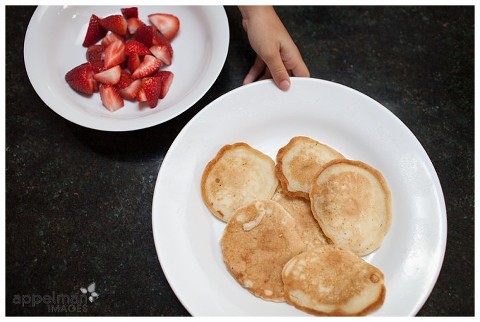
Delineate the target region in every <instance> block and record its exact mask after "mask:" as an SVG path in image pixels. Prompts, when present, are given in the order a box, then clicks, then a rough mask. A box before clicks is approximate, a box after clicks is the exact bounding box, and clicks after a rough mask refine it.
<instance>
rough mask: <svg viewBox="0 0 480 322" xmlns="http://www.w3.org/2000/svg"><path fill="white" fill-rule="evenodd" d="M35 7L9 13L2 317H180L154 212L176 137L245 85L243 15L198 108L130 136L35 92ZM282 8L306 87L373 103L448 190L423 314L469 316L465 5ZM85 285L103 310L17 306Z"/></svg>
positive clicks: (469, 43)
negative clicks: (442, 238)
mask: <svg viewBox="0 0 480 322" xmlns="http://www.w3.org/2000/svg"><path fill="white" fill-rule="evenodd" d="M34 10H35V8H34V7H23V6H14V7H12V6H7V7H6V41H7V43H6V146H5V154H6V172H5V175H6V203H5V205H6V293H5V302H6V314H7V315H69V314H70V315H115V316H116V315H142V316H143V315H147V316H149V315H168V316H172V315H175V316H177V315H188V312H187V310H186V309H185V308H184V307H183V306H182V304H181V303H180V302H179V301H178V299H177V297H176V296H175V294H174V292H173V291H172V289H171V288H170V286H169V284H168V283H167V281H166V279H165V276H164V275H163V272H162V269H161V267H160V265H159V262H158V258H157V255H156V252H155V246H154V242H153V236H152V225H151V203H152V197H153V191H154V187H155V180H156V177H157V174H158V170H159V167H160V165H161V163H162V160H163V157H164V156H165V153H166V152H167V150H168V148H169V147H170V144H171V143H172V141H173V140H174V138H175V137H176V135H177V134H178V133H179V131H180V130H181V129H182V128H183V126H184V125H185V124H186V123H187V122H188V121H189V120H190V119H191V118H192V117H193V116H194V115H195V114H196V113H197V112H199V111H200V110H201V109H202V108H203V107H204V106H206V105H207V104H208V103H209V102H211V101H213V100H214V99H215V98H217V97H219V96H221V95H222V94H224V93H226V92H228V91H229V90H232V89H234V88H236V87H238V86H240V85H241V81H242V78H243V76H244V75H245V73H246V72H247V71H248V69H249V68H250V65H251V63H252V62H253V58H254V55H253V53H252V51H251V49H250V47H249V44H248V41H247V38H246V36H245V34H244V32H243V29H242V27H241V21H240V15H239V12H238V10H237V8H236V7H226V11H227V15H228V18H229V22H230V37H231V43H230V48H229V53H228V57H227V61H226V63H225V65H224V68H223V70H222V72H221V74H220V76H219V78H218V80H217V81H216V83H215V84H214V85H213V86H212V88H211V89H210V90H209V91H208V92H207V93H206V94H205V95H204V97H203V98H202V99H201V100H200V101H199V102H198V103H196V104H195V105H194V106H193V107H192V108H191V109H189V110H188V111H187V112H185V113H183V114H181V115H180V116H178V117H176V118H175V119H173V120H170V121H168V122H166V123H164V124H161V125H158V126H154V127H151V128H148V129H144V130H138V131H133V132H125V133H109V132H102V131H95V130H90V129H87V128H83V127H80V126H78V125H76V124H73V123H71V122H69V121H66V120H65V119H63V118H61V117H60V116H59V115H57V114H56V113H54V112H53V111H52V110H51V109H50V108H48V106H46V105H45V104H44V103H43V102H42V100H41V99H40V98H39V97H38V95H37V94H36V93H35V91H34V89H33V88H32V86H31V85H30V82H29V79H28V77H27V74H26V72H25V67H24V61H23V41H24V36H25V32H26V29H27V26H28V23H29V19H30V17H31V15H32V14H33V12H34ZM277 11H278V13H279V15H280V17H281V18H282V19H283V21H284V23H285V25H286V27H287V29H288V30H289V31H290V33H291V35H292V37H293V38H294V39H295V41H296V42H297V45H298V47H299V48H300V51H301V52H302V54H303V56H304V59H305V61H306V63H307V65H308V67H309V69H310V72H311V75H312V77H315V78H322V79H326V80H331V81H334V82H338V83H341V84H344V85H347V86H349V87H352V88H354V89H356V90H358V91H360V92H363V93H365V94H366V95H368V96H370V97H372V98H373V99H375V100H377V101H378V102H380V103H381V104H383V105H384V106H385V107H387V108H388V109H389V110H390V111H392V112H393V113H394V114H395V115H396V116H397V117H398V118H400V119H401V120H402V121H403V122H404V123H405V124H406V125H407V126H408V127H409V128H410V130H411V131H412V132H413V133H414V134H415V135H416V137H417V138H418V140H419V141H420V142H421V144H422V145H423V146H424V148H425V150H426V151H427V153H428V155H429V156H430V158H431V160H432V162H433V164H434V166H435V169H436V171H437V172H438V175H439V178H440V181H441V183H442V187H443V192H444V195H445V200H446V206H447V214H448V240H447V250H446V254H445V260H444V265H443V267H442V270H441V272H440V276H439V278H438V281H437V283H436V285H435V287H434V289H433V291H432V293H431V295H430V297H429V298H428V300H427V301H426V303H425V305H424V306H423V308H422V309H421V310H420V311H419V313H418V315H428V316H432V315H434V316H436V315H439V316H445V315H448V316H452V315H460V316H464V315H467V316H469V315H473V314H474V9H473V7H321V6H319V7H277ZM405 238H408V236H405ZM425 260H428V258H426V259H425ZM93 281H95V283H96V290H97V291H98V293H100V296H101V299H100V298H99V299H98V301H95V302H94V303H88V306H86V307H83V306H80V308H77V309H75V310H73V313H69V312H51V311H50V310H49V307H50V306H48V305H44V303H43V304H39V305H31V304H30V305H22V304H21V301H20V302H19V298H18V296H27V297H28V296H30V298H32V296H33V295H42V296H43V295H50V294H52V292H55V293H57V294H77V293H78V290H79V288H80V287H85V288H86V287H87V286H88V285H89V284H90V283H91V282H93Z"/></svg>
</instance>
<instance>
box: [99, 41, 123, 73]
mask: <svg viewBox="0 0 480 322" xmlns="http://www.w3.org/2000/svg"><path fill="white" fill-rule="evenodd" d="M126 58H127V56H126V55H125V44H124V43H123V42H122V41H115V42H113V43H111V44H110V45H108V46H107V48H105V57H104V59H103V62H104V68H105V69H109V68H111V67H113V66H115V65H119V64H121V63H123V62H124V61H125V59H126Z"/></svg>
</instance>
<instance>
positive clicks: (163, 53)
mask: <svg viewBox="0 0 480 322" xmlns="http://www.w3.org/2000/svg"><path fill="white" fill-rule="evenodd" d="M150 52H151V53H152V54H153V55H154V56H155V57H156V58H158V59H160V60H161V61H162V63H164V64H165V65H171V64H172V56H173V50H172V47H169V46H160V45H153V46H152V47H150Z"/></svg>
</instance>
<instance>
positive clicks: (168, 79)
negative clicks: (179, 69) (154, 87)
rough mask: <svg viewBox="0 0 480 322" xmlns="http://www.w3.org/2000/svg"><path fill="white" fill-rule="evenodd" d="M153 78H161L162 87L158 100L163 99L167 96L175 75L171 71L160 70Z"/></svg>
mask: <svg viewBox="0 0 480 322" xmlns="http://www.w3.org/2000/svg"><path fill="white" fill-rule="evenodd" d="M153 76H154V77H157V78H159V79H160V81H161V84H162V86H161V90H160V94H159V96H158V98H160V99H163V98H165V96H167V93H168V90H169V89H170V85H172V81H173V73H172V72H171V71H169V70H160V71H158V72H157V73H155V75H153Z"/></svg>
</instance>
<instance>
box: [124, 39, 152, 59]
mask: <svg viewBox="0 0 480 322" xmlns="http://www.w3.org/2000/svg"><path fill="white" fill-rule="evenodd" d="M132 53H135V54H137V55H139V56H145V55H151V52H150V50H149V49H148V48H147V47H146V46H145V45H144V44H142V43H141V42H139V41H136V40H134V39H132V40H129V41H127V42H126V43H125V54H127V55H130V54H132Z"/></svg>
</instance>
